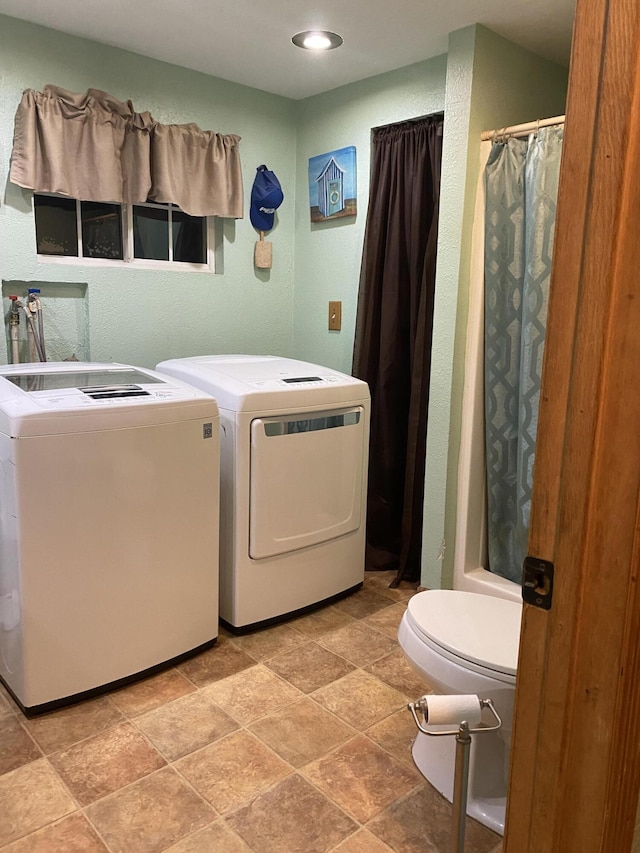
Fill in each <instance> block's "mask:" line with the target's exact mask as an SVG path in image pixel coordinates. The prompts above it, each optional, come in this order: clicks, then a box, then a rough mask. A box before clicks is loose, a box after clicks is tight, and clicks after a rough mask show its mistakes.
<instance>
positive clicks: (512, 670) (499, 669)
mask: <svg viewBox="0 0 640 853" xmlns="http://www.w3.org/2000/svg"><path fill="white" fill-rule="evenodd" d="M406 617H407V622H408V624H409V626H410V627H411V628H412V630H413V631H414V632H415V633H416V634H417V635H418V636H419V637H420V639H421V640H422V642H424V643H425V644H426V645H428V646H429V647H430V648H432V649H433V650H434V651H436V652H437V653H438V654H440V655H442V656H443V657H445V658H448V659H449V660H451V661H453V662H455V663H457V664H458V665H459V666H461V667H463V668H465V669H469V670H472V671H474V672H478V673H480V674H481V675H486V676H487V677H490V678H495V679H497V680H498V681H502V682H505V683H507V684H515V680H516V669H517V664H518V648H519V644H520V622H521V617H522V605H521V604H520V603H518V602H514V601H507V600H506V599H501V598H494V597H492V596H488V595H479V594H478V593H470V592H462V591H459V590H428V591H426V592H421V593H418V595H414V596H413V597H412V598H411V599H409V604H408V606H407V611H406Z"/></svg>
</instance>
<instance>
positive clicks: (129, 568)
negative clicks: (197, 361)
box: [0, 362, 219, 713]
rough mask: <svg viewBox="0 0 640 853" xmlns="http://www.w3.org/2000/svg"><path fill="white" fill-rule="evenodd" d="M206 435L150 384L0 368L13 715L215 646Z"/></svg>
mask: <svg viewBox="0 0 640 853" xmlns="http://www.w3.org/2000/svg"><path fill="white" fill-rule="evenodd" d="M218 436H219V417H218V409H217V406H216V403H215V400H213V399H211V397H210V396H209V395H206V394H203V393H202V392H200V391H198V390H197V389H195V388H193V386H188V385H185V384H184V383H182V382H179V381H177V380H174V379H171V378H170V377H168V376H166V375H165V376H160V375H158V374H157V373H154V372H153V371H150V370H144V369H141V368H135V367H130V366H127V365H115V364H85V363H78V362H75V363H74V362H65V363H49V364H21V365H12V366H6V367H0V477H1V479H0V676H1V677H2V681H3V682H4V683H5V685H6V686H7V688H8V689H9V691H10V692H11V693H12V695H13V696H14V698H15V699H16V700H17V702H18V703H19V704H20V706H21V707H22V709H23V710H24V711H25V712H26V713H33V712H39V711H43V710H48V709H50V708H53V707H55V706H57V705H59V704H63V703H64V702H66V701H70V700H77V699H79V698H84V697H86V696H87V695H90V694H91V693H92V692H94V691H96V690H97V689H99V688H103V689H104V687H105V686H107V685H109V686H114V684H121V683H124V682H126V681H127V680H129V679H130V678H132V677H134V676H136V675H139V674H141V673H142V672H146V671H149V670H153V669H155V668H157V667H159V666H160V665H163V664H166V663H167V662H169V661H175V660H176V659H179V658H181V657H183V656H186V655H187V654H189V653H192V652H193V651H195V650H197V649H199V648H202V647H205V646H208V645H210V644H211V643H212V642H214V641H215V639H216V637H217V635H218V553H219V543H218V525H219V489H218V478H219V438H218Z"/></svg>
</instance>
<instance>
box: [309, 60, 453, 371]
mask: <svg viewBox="0 0 640 853" xmlns="http://www.w3.org/2000/svg"><path fill="white" fill-rule="evenodd" d="M446 71H447V58H446V56H438V57H436V58H435V59H430V60H427V61H425V62H419V63H416V64H415V65H410V66H408V67H406V68H401V69H399V70H398V71H393V72H390V73H388V74H383V75H380V76H376V77H372V78H370V79H368V80H364V81H362V82H360V83H353V84H351V85H350V86H343V87H341V88H339V89H334V90H333V91H331V92H327V93H325V94H322V95H316V96H315V97H313V98H307V99H306V100H304V101H301V102H299V109H298V146H297V161H298V164H297V187H298V193H297V198H296V225H295V227H296V232H295V247H296V261H295V277H296V282H295V288H294V351H295V353H296V355H297V356H298V357H299V358H306V359H308V360H309V361H313V362H319V363H321V364H327V365H329V366H330V367H334V368H336V369H337V370H343V371H345V372H347V373H350V372H351V358H352V353H353V333H354V327H355V317H356V308H357V302H358V280H359V276H360V260H361V256H362V241H363V236H364V228H365V222H366V217H367V203H368V197H369V171H370V154H371V129H372V128H374V127H379V126H380V125H385V124H391V123H393V122H397V121H403V120H405V119H410V118H417V117H419V116H425V115H429V114H431V113H435V112H440V111H442V110H443V109H444V102H445V78H446ZM347 145H355V147H356V157H357V171H358V175H357V179H358V187H357V192H358V214H357V216H356V217H346V218H345V219H337V220H333V221H329V222H320V223H317V222H316V223H312V222H311V221H310V218H309V191H308V161H309V158H310V157H314V156H315V155H317V154H323V153H325V152H327V151H332V150H334V149H336V148H343V147H345V146H347ZM329 300H341V301H342V331H341V332H330V331H328V329H327V319H328V302H329Z"/></svg>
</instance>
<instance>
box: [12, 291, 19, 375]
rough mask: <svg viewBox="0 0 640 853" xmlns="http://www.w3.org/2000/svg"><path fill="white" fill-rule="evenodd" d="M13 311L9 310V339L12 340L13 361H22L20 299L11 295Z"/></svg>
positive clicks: (16, 362)
mask: <svg viewBox="0 0 640 853" xmlns="http://www.w3.org/2000/svg"><path fill="white" fill-rule="evenodd" d="M9 299H10V300H11V311H10V312H9V340H10V342H11V362H12V364H18V362H19V361H20V307H21V304H20V301H19V299H18V297H17V296H9Z"/></svg>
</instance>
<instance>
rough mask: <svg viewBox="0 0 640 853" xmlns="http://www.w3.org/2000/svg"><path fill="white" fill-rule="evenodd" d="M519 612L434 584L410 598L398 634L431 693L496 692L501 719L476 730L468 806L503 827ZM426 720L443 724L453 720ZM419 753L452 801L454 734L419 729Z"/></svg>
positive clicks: (489, 695) (486, 695) (491, 695)
mask: <svg viewBox="0 0 640 853" xmlns="http://www.w3.org/2000/svg"><path fill="white" fill-rule="evenodd" d="M521 616H522V605H521V604H520V603H518V602H514V601H507V600H506V599H501V598H493V597H491V596H488V595H480V594H478V593H473V592H461V591H458V590H428V591H426V592H419V593H418V594H417V595H414V596H413V598H411V599H410V600H409V604H408V607H407V610H406V611H405V614H404V616H403V617H402V622H401V623H400V627H399V629H398V642H399V643H400V646H401V648H402V650H403V652H404V654H405V656H406V658H407V660H408V662H409V663H410V664H411V666H412V667H413V669H415V670H416V672H418V673H419V674H420V675H422V676H423V677H424V679H425V693H426V692H434V693H442V694H450V693H454V694H467V693H476V694H477V695H478V696H479V697H480V698H481V699H491V700H493V704H494V706H495V708H496V710H497V712H498V714H499V715H500V717H501V719H502V727H501V728H500V729H499V730H498V731H497V732H492V733H487V734H476V735H474V736H473V739H472V744H471V754H470V761H469V790H468V799H467V814H469V815H471V817H473V818H475V819H476V820H477V821H479V822H480V823H482V824H484V825H485V826H487V827H489V828H490V829H492V830H493V831H494V832H497V833H499V834H501V835H503V834H504V819H505V806H506V794H507V783H508V771H509V748H510V745H511V728H512V722H513V704H514V698H515V686H516V668H517V663H518V647H519V642H520V621H521ZM416 698H417V697H416ZM487 722H488V723H489V722H490V720H487ZM426 728H427V729H431V730H433V731H438V730H442V729H443V728H444V729H451V728H455V726H444V727H443V726H429V725H427V726H426ZM413 760H414V761H415V763H416V766H417V768H418V770H420V772H421V773H422V775H423V776H425V777H426V779H428V781H429V782H431V784H432V785H433V786H434V787H435V788H436V789H437V790H438V791H439V792H440V793H441V794H442V795H443V796H444V797H446V798H447V799H448V800H449V801H450V802H451V801H452V800H453V776H454V768H455V738H454V737H429V735H426V734H423V733H421V732H418V734H417V736H416V739H415V741H414V744H413Z"/></svg>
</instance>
